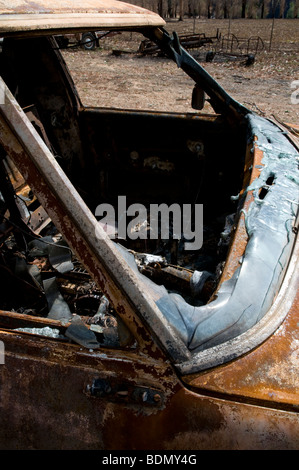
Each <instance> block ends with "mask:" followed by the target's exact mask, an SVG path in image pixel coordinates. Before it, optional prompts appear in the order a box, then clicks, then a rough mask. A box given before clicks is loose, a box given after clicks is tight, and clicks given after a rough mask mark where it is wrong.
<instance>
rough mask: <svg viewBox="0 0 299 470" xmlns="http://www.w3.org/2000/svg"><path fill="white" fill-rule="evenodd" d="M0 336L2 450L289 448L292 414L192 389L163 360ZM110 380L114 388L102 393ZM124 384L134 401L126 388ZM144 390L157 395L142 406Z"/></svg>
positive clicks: (295, 422) (296, 429)
mask: <svg viewBox="0 0 299 470" xmlns="http://www.w3.org/2000/svg"><path fill="white" fill-rule="evenodd" d="M0 338H1V340H3V341H4V342H5V345H6V363H5V365H2V366H1V371H2V373H1V377H0V380H1V390H2V393H1V403H0V410H1V423H2V426H1V429H0V443H1V447H2V448H5V449H56V450H59V449H69V450H71V449H77V450H78V449H84V450H89V449H97V450H113V449H117V450H122V449H125V450H133V449H135V450H136V449H151V450H155V449H156V450H161V449H162V450H197V449H205V450H207V449H213V450H215V449H230V450H233V449H237V450H240V449H255V450H258V449H298V446H299V417H298V413H294V412H286V411H282V410H278V409H267V408H266V407H262V406H256V405H254V404H246V403H238V402H237V401H232V400H223V399H221V398H217V397H209V396H204V395H203V394H201V395H200V394H196V393H194V392H192V391H189V390H187V389H186V388H184V387H182V385H181V384H180V383H179V382H178V381H177V379H176V378H175V376H174V374H173V371H172V369H171V368H170V367H168V366H167V364H166V363H163V361H154V362H153V361H152V360H150V359H148V358H147V359H146V358H145V357H144V356H140V357H138V356H137V355H136V354H135V353H131V354H125V355H124V353H123V352H122V351H107V350H105V351H98V352H96V353H94V354H92V355H91V354H89V353H86V351H82V350H80V348H79V347H78V346H76V345H65V344H63V345H61V346H59V345H57V342H53V341H50V340H49V339H44V338H33V337H32V338H31V337H26V338H25V337H24V335H21V334H20V335H17V334H16V333H14V334H12V333H9V332H2V333H1V335H0ZM41 357H42V360H41ZM96 381H97V382H96ZM8 383H9V384H10V387H7V386H4V385H5V384H8ZM105 385H107V389H106V392H105V387H104V386H105ZM109 385H111V386H112V388H114V389H115V388H117V385H118V386H119V387H122V388H119V389H118V390H119V391H120V392H122V393H116V394H115V395H113V396H111V395H110V394H109ZM95 387H98V388H97V391H98V393H95ZM33 390H34V395H33ZM132 390H135V391H136V393H137V397H136V398H135V396H134V394H133V395H128V394H126V393H125V392H131V391H132ZM146 391H147V392H148V396H149V397H151V393H153V394H154V395H153V397H156V398H155V399H153V400H150V401H148V402H146V395H145V394H144V393H145V392H146ZM101 392H102V393H101ZM139 392H141V395H138V393H139ZM158 396H159V399H158ZM140 397H141V401H139V399H140ZM144 398H145V399H144ZM155 400H156V401H155ZM45 423H46V425H45ZM170 423H171V425H170ZM24 430H26V432H24Z"/></svg>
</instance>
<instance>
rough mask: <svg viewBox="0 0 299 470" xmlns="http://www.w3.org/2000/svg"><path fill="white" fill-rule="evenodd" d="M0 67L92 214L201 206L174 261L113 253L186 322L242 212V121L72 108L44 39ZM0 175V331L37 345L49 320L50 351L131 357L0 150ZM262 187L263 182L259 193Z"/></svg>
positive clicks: (210, 285)
mask: <svg viewBox="0 0 299 470" xmlns="http://www.w3.org/2000/svg"><path fill="white" fill-rule="evenodd" d="M0 64H1V76H2V78H3V80H4V82H5V83H6V85H7V86H8V88H9V90H10V92H11V93H12V95H13V96H14V97H15V99H16V100H17V102H18V103H19V105H20V107H21V108H22V110H23V111H24V113H25V114H26V116H27V118H28V119H29V120H30V122H31V123H32V125H33V126H34V128H35V129H36V130H37V132H38V134H39V135H40V136H41V138H42V139H43V141H44V142H45V144H46V145H47V147H48V148H49V150H50V151H51V152H52V154H53V155H54V157H55V159H56V161H57V163H58V164H59V165H60V167H61V168H62V169H63V171H64V172H65V174H66V176H67V177H68V178H69V180H70V181H71V183H72V184H73V186H74V187H75V189H76V190H77V191H78V193H79V195H80V196H81V197H82V199H83V200H84V202H85V203H86V205H87V206H88V207H89V209H90V211H91V212H92V213H93V214H94V213H95V210H96V207H97V206H98V205H99V204H101V203H109V204H112V205H113V206H115V207H116V206H117V198H118V196H119V195H124V196H126V199H127V204H128V205H129V204H131V203H135V202H139V203H141V204H143V205H144V206H146V207H149V205H150V204H152V203H157V204H161V203H166V204H168V205H171V204H173V203H178V204H180V205H183V204H191V205H193V206H194V205H195V204H199V203H200V204H203V208H204V214H203V217H204V223H203V246H202V248H201V249H200V250H196V251H187V252H186V251H184V250H183V249H182V246H183V244H182V242H181V241H179V240H175V239H171V238H170V239H169V240H165V239H162V238H159V239H158V240H151V239H145V240H143V239H138V238H137V239H135V240H133V239H129V238H128V239H122V238H119V239H116V240H115V243H116V244H117V246H119V250H120V253H125V255H124V256H125V257H126V256H128V257H129V258H130V261H129V264H130V263H133V264H134V262H135V267H137V268H138V270H139V273H140V274H141V275H142V279H144V278H146V279H148V280H149V284H147V281H144V282H145V286H148V289H149V291H151V289H153V291H154V290H155V287H153V285H154V284H155V285H157V286H164V288H166V290H167V291H168V292H170V293H173V294H174V295H175V296H179V297H180V298H183V299H184V301H185V302H186V305H188V308H189V307H190V308H192V309H193V310H192V311H195V310H194V308H197V307H201V306H204V305H209V304H210V303H211V302H212V300H213V298H214V296H215V293H216V292H217V286H218V284H219V280H220V278H221V274H222V272H223V268H224V265H225V261H226V258H227V255H228V250H229V246H230V234H231V232H232V230H233V227H234V225H235V223H236V220H237V214H239V212H240V202H242V201H240V200H239V199H238V198H237V197H234V196H237V195H238V194H239V193H240V192H241V190H242V187H243V185H244V167H245V163H246V162H245V157H246V155H250V154H251V151H252V147H253V143H252V142H251V141H248V135H247V123H246V122H245V120H242V119H239V120H237V119H236V121H235V122H234V121H232V120H231V119H228V118H227V116H225V115H221V114H217V113H216V114H215V115H209V116H208V115H204V114H198V113H196V114H190V115H180V114H175V113H173V114H170V113H154V112H146V111H144V112H139V111H130V110H125V111H124V110H116V109H99V108H86V107H83V106H82V104H81V102H80V98H79V97H78V95H77V94H76V90H75V87H74V85H73V83H72V79H71V77H70V75H69V73H68V70H67V68H66V65H65V63H64V61H63V58H62V56H61V54H60V51H59V47H58V45H57V43H56V41H55V40H54V39H53V38H48V37H38V38H28V39H22V40H19V39H17V38H6V39H5V40H4V43H3V47H2V52H1V57H0ZM190 99H191V97H190ZM0 165H1V171H0V183H1V198H0V223H1V232H0V246H1V251H0V284H1V291H2V292H1V298H0V309H1V310H2V312H1V315H0V327H1V328H7V329H17V330H18V331H24V332H26V331H27V333H29V334H32V333H35V332H38V331H39V332H40V333H39V334H45V335H48V334H49V333H47V332H46V329H47V327H48V326H53V324H51V322H50V321H48V320H57V321H58V322H59V325H60V326H59V328H57V329H55V328H51V332H50V334H49V335H53V336H54V337H55V338H56V340H59V341H73V342H75V343H78V344H80V345H82V346H84V347H87V348H90V349H94V348H97V347H99V346H113V347H133V346H134V340H133V339H132V337H131V335H130V334H129V332H128V331H127V329H126V328H125V327H124V325H123V322H122V321H121V319H120V318H119V316H118V313H117V311H116V310H117V309H115V308H114V306H113V305H111V303H110V302H109V301H108V299H107V298H106V296H105V295H104V294H103V292H101V290H100V289H99V287H98V286H97V284H96V282H95V281H94V280H93V278H92V277H91V276H90V274H89V273H88V271H87V270H86V269H85V267H84V265H83V264H82V262H81V261H80V260H79V259H77V257H76V256H75V255H74V253H73V252H72V250H71V249H70V247H69V246H68V244H67V242H66V240H65V239H64V237H63V235H62V234H61V233H60V232H59V230H58V229H57V228H56V227H55V225H54V224H53V222H52V221H51V219H50V218H49V216H48V214H47V213H46V211H45V209H44V208H43V207H42V205H41V204H40V202H39V200H38V198H37V197H36V195H35V194H34V193H33V192H32V190H31V188H30V187H29V186H28V185H27V183H26V181H25V180H24V178H23V175H21V173H20V172H19V170H18V169H17V168H16V166H15V165H14V163H13V162H12V159H11V158H10V157H9V155H7V153H6V152H5V150H4V149H2V151H1V162H0ZM245 176H246V175H245ZM274 181H275V176H274V174H272V175H269V176H268V179H267V185H266V186H267V188H269V187H270V186H271V185H273V182H274ZM266 193H267V191H266ZM264 197H265V194H264V195H263V194H260V199H261V200H262V199H263V198H264ZM195 273H197V274H198V273H199V274H200V275H202V273H204V276H203V277H202V279H203V278H204V282H201V285H200V288H197V289H194V288H193V287H192V282H191V280H194V274H195ZM152 281H153V283H152ZM162 297H163V296H162ZM173 299H174V301H175V302H176V301H177V300H176V299H178V297H173ZM167 302H168V300H167ZM157 305H159V302H157ZM161 308H162V310H163V308H164V309H165V308H166V307H165V305H164V306H162V307H161ZM170 310H171V309H170ZM188 315H189V314H188ZM74 318H75V320H76V321H72V323H71V325H70V320H71V319H74ZM174 323H175V322H174ZM177 328H178V329H179V326H178V327H177ZM39 329H40V330H39ZM184 341H185V342H186V343H187V345H188V344H190V342H191V339H190V337H187V338H184ZM203 344H205V341H203ZM207 344H208V345H209V343H207ZM211 344H212V345H213V343H211ZM195 350H197V349H196V347H195Z"/></svg>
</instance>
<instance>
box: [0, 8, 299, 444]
mask: <svg viewBox="0 0 299 470" xmlns="http://www.w3.org/2000/svg"><path fill="white" fill-rule="evenodd" d="M81 4H82V5H81ZM120 29H126V30H131V31H140V32H141V33H142V34H144V35H145V37H147V38H148V39H150V40H153V41H155V42H156V43H157V44H158V45H159V47H160V48H161V49H162V50H163V51H164V52H165V53H166V54H167V55H168V56H169V57H171V58H172V59H173V60H174V61H175V62H176V64H177V65H178V66H179V67H181V68H182V69H183V70H184V71H185V72H186V73H187V74H188V75H190V76H191V77H192V78H193V79H194V82H195V90H194V102H197V103H199V102H200V101H201V98H202V96H203V94H202V91H204V92H205V94H206V95H207V96H208V97H209V100H210V102H211V104H212V106H213V108H214V110H215V114H213V115H206V114H201V113H199V112H198V113H197V112H196V113H194V114H177V113H154V112H145V111H140V112H139V111H130V110H117V109H98V108H86V107H84V106H82V104H81V102H80V98H79V97H78V95H77V93H76V89H75V86H74V84H73V82H72V79H71V77H70V75H69V72H68V70H67V67H66V65H65V63H64V61H63V59H62V56H61V53H60V51H59V48H58V47H57V42H56V41H55V39H54V38H53V36H55V35H57V34H73V33H82V32H84V31H92V30H94V31H98V30H101V31H102V30H107V31H111V30H120ZM0 34H1V36H3V37H4V42H3V48H2V53H1V82H0V84H1V87H0V89H1V90H0V91H1V104H0V143H1V172H0V179H1V182H0V183H1V199H0V201H1V206H0V215H1V220H0V223H1V233H0V241H1V255H0V273H1V276H0V285H1V291H0V292H1V296H0V302H1V304H0V308H1V312H0V328H1V330H0V340H1V345H2V356H1V357H2V361H1V362H2V364H0V384H1V385H0V387H1V388H0V422H1V427H0V447H1V448H2V449H102V450H103V449H104V450H111V449H127V450H130V449H145V450H146V449H156V450H174V449H176V450H178V449H183V450H188V449H191V450H195V449H298V448H299V416H298V405H299V394H298V388H299V378H298V377H299V361H298V354H299V349H298V344H299V329H298V324H299V291H298V254H299V252H298V249H299V247H298V243H297V211H298V200H299V197H298V196H299V192H298V181H299V178H298V155H299V154H298V149H297V147H296V143H295V142H293V141H292V139H291V136H290V134H288V133H287V132H286V131H285V130H284V129H282V128H279V127H278V126H277V125H276V124H274V123H273V122H270V121H268V120H266V119H263V118H260V117H259V116H256V115H255V114H253V113H252V112H250V111H249V110H248V109H246V108H245V107H244V106H243V105H241V104H239V103H237V102H236V101H235V100H234V99H233V98H231V97H230V96H229V95H227V93H226V92H225V91H224V90H223V89H222V88H221V87H220V86H219V85H218V84H217V83H216V82H215V81H214V80H213V79H212V78H211V77H210V76H209V75H208V74H207V73H206V72H205V70H204V69H203V68H202V67H201V66H200V65H199V64H198V63H197V62H196V61H195V60H194V59H193V57H192V56H190V55H189V54H188V53H187V52H186V51H185V50H184V49H183V48H182V47H181V46H180V44H179V41H178V39H177V36H176V35H175V34H173V35H171V36H170V35H169V34H168V33H167V32H166V30H165V29H164V21H163V20H162V19H161V18H160V17H159V16H157V15H156V14H154V13H152V12H148V11H145V10H143V9H141V8H138V7H135V6H133V5H126V4H123V3H121V2H113V1H110V0H107V1H100V0H87V1H84V2H75V1H72V2H71V1H69V0H63V1H59V2H58V1H57V2H55V1H47V0H40V1H39V2H34V3H33V2H25V1H22V0H16V1H13V2H12V1H10V2H7V1H0ZM199 107H200V106H199ZM144 129H150V131H151V132H150V133H144ZM119 196H126V200H127V202H128V203H136V202H141V203H142V204H144V206H145V207H148V206H149V205H150V204H161V203H166V204H174V203H176V204H179V206H180V207H183V205H184V204H191V203H192V204H194V203H195V202H198V201H199V202H200V203H202V205H203V210H204V215H203V219H204V223H203V228H204V230H203V245H202V247H201V248H200V249H197V250H194V251H190V252H186V251H181V249H180V240H178V239H176V238H175V237H173V239H170V240H166V241H165V240H164V239H162V238H161V237H160V238H159V239H158V240H157V239H150V238H149V239H140V238H138V237H137V238H135V239H133V238H132V239H130V240H123V239H122V238H121V237H119V238H116V239H115V238H114V239H113V238H111V237H109V235H108V233H107V231H105V228H103V227H102V225H101V224H99V222H98V220H97V218H96V216H95V215H94V214H95V213H96V208H97V206H98V204H100V203H103V202H104V203H107V204H108V203H109V204H111V205H113V207H116V206H117V202H118V198H119ZM153 254H154V255H155V256H154V257H153V258H151V256H152V255H153ZM207 273H208V275H206V274H207Z"/></svg>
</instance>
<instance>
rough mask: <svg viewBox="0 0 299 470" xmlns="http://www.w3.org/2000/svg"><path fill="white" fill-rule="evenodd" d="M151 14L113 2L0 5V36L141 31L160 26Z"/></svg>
mask: <svg viewBox="0 0 299 470" xmlns="http://www.w3.org/2000/svg"><path fill="white" fill-rule="evenodd" d="M164 24H165V22H164V20H163V19H162V18H161V17H160V16H159V15H157V14H156V13H154V12H151V11H148V10H145V9H144V8H141V7H138V6H135V5H130V4H127V3H123V2H118V1H115V0H105V1H104V0H88V1H85V2H84V4H83V3H82V2H81V1H79V0H59V1H57V0H56V1H55V0H54V1H52V0H40V1H37V2H30V1H24V0H12V1H11V0H9V1H7V0H2V1H0V34H1V36H7V35H16V34H19V33H20V32H21V33H24V32H25V33H27V34H29V35H30V34H34V33H37V32H38V34H42V33H44V34H47V35H48V34H54V33H56V32H59V31H66V30H67V31H80V30H82V29H86V28H88V29H89V30H92V29H94V30H97V29H99V28H101V29H105V28H108V29H109V28H118V27H121V28H122V29H123V28H133V29H134V28H140V27H143V28H144V27H157V26H163V25H164Z"/></svg>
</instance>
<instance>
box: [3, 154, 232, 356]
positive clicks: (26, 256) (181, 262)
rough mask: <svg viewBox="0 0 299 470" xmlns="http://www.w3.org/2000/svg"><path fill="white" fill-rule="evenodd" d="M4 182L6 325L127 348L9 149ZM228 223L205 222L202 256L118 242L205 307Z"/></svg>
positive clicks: (141, 265) (170, 243)
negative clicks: (10, 154)
mask: <svg viewBox="0 0 299 470" xmlns="http://www.w3.org/2000/svg"><path fill="white" fill-rule="evenodd" d="M0 182H1V193H0V218H1V224H0V285H1V298H0V309H1V310H2V315H1V317H0V319H1V320H0V321H1V322H2V325H1V327H3V328H9V329H13V330H16V331H20V332H23V333H32V334H38V335H42V336H47V337H54V338H56V339H60V340H64V341H72V342H75V343H77V344H80V345H81V346H83V347H85V348H89V349H96V348H98V347H100V346H113V347H119V346H121V343H122V333H123V331H122V327H123V326H122V325H121V324H120V319H119V318H118V316H117V313H116V312H115V310H114V309H113V307H112V306H111V305H110V304H109V301H108V299H107V298H106V297H105V295H104V294H103V293H102V292H101V291H100V290H99V288H98V287H97V285H96V283H95V282H94V281H93V279H92V278H91V276H90V275H89V273H88V272H87V271H86V269H85V268H84V266H82V264H81V263H80V261H79V260H78V259H77V258H76V256H75V255H74V254H73V252H72V251H71V249H70V248H69V246H68V244H67V243H66V241H65V240H64V239H63V237H62V235H61V234H60V233H59V232H58V231H57V229H56V227H55V226H54V224H53V222H52V221H51V220H50V218H49V217H48V216H47V214H46V212H45V211H44V209H43V207H42V206H41V205H40V204H39V201H38V200H37V199H36V197H35V196H34V194H33V193H32V191H31V189H30V187H29V186H28V185H27V184H26V182H25V181H24V179H23V177H22V176H21V174H20V173H19V172H18V170H17V168H16V167H15V166H14V164H13V163H12V161H11V160H10V158H9V157H8V156H7V155H4V154H3V153H2V157H1V171H0ZM224 219H225V217H224ZM224 219H223V220H224ZM223 220H221V221H218V222H217V223H216V224H215V226H213V225H210V226H204V238H205V244H204V247H203V248H202V249H201V251H200V255H198V253H194V252H189V253H188V252H184V251H183V250H181V243H180V241H178V240H172V239H169V240H162V239H159V240H155V241H152V244H149V242H148V241H145V240H136V241H132V240H131V241H130V243H128V241H126V240H116V242H118V243H121V244H122V245H123V246H125V247H126V249H127V250H128V251H129V252H130V253H133V254H134V257H135V261H136V264H137V266H138V269H139V271H140V272H141V273H142V274H144V275H145V276H147V277H148V278H150V279H152V280H153V281H154V282H155V283H157V284H158V285H164V286H165V287H166V288H167V289H169V290H170V291H172V292H178V293H180V295H182V296H183V297H184V298H185V299H186V300H187V301H188V302H189V303H191V304H194V305H202V304H204V303H206V302H208V301H209V299H210V298H211V295H212V293H213V291H214V289H215V287H216V285H217V281H218V280H219V277H220V274H221V269H222V266H223V263H224V260H225V257H226V251H227V247H228V243H229V238H230V233H231V230H232V228H233V220H234V217H233V215H232V216H229V217H226V223H225V228H224V230H223V231H221V227H222V225H223ZM146 251H147V252H146ZM10 312H11V313H16V314H20V315H17V316H12V317H11V315H10ZM3 314H4V315H3ZM52 320H54V321H55V326H53V325H52V323H51V321H52ZM57 322H58V323H57ZM32 324H34V325H35V326H34V327H32ZM57 324H59V325H61V326H59V328H57ZM36 325H38V326H36Z"/></svg>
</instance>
